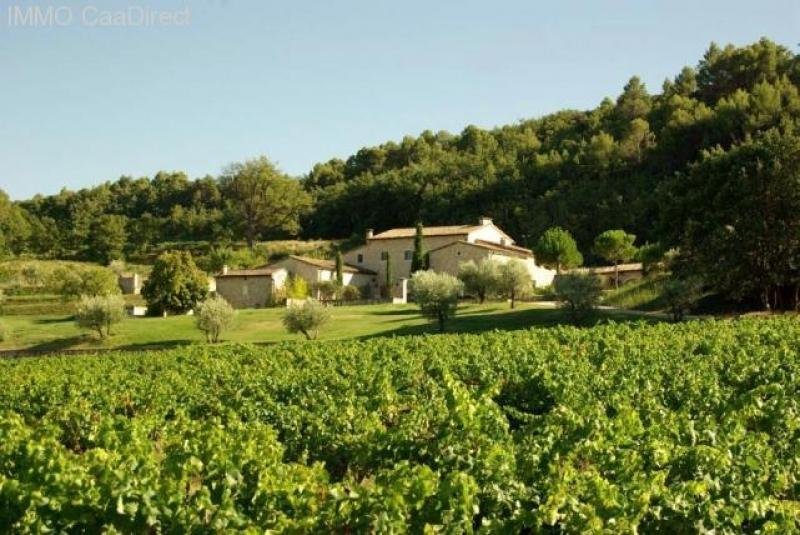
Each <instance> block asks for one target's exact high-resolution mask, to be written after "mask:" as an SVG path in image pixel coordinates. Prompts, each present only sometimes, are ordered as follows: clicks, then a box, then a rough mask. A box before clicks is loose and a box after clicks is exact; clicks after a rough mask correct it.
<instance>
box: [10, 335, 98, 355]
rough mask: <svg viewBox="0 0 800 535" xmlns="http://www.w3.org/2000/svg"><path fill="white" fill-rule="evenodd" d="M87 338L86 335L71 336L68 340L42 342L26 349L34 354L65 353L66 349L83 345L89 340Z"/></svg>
mask: <svg viewBox="0 0 800 535" xmlns="http://www.w3.org/2000/svg"><path fill="white" fill-rule="evenodd" d="M87 339H88V338H87V336H86V335H85V334H79V335H76V336H70V337H67V338H59V339H58V340H48V341H46V342H41V343H38V344H35V345H32V346H30V347H27V348H25V350H27V351H31V352H33V353H40V352H45V351H52V352H58V351H64V350H66V349H72V348H74V347H75V346H76V345H78V344H81V343H83V342H85V341H86V340H87Z"/></svg>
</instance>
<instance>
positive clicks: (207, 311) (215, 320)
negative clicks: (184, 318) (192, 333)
mask: <svg viewBox="0 0 800 535" xmlns="http://www.w3.org/2000/svg"><path fill="white" fill-rule="evenodd" d="M235 319H236V311H235V310H234V309H233V307H232V306H231V305H230V304H229V303H228V302H227V301H226V300H225V299H223V298H222V297H220V296H218V295H215V296H213V297H209V298H208V299H206V300H205V301H203V302H202V303H200V304H199V305H198V306H197V310H196V311H195V323H196V325H197V328H198V329H200V330H201V331H202V332H204V333H205V335H206V341H208V342H209V343H212V344H216V343H217V342H219V340H220V337H221V336H222V333H224V332H225V331H227V330H228V329H230V328H231V326H232V325H233V322H234V320H235Z"/></svg>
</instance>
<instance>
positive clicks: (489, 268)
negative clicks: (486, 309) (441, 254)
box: [458, 258, 499, 303]
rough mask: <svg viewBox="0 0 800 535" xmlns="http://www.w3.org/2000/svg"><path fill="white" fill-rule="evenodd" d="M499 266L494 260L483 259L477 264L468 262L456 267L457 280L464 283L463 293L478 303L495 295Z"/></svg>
mask: <svg viewBox="0 0 800 535" xmlns="http://www.w3.org/2000/svg"><path fill="white" fill-rule="evenodd" d="M498 277H499V264H498V263H497V261H496V260H492V259H490V258H485V259H483V260H481V261H480V262H478V263H477V264H476V263H475V262H474V261H472V260H470V261H469V262H464V263H462V264H461V265H460V266H458V278H459V279H461V282H463V283H464V289H465V291H466V292H467V293H468V294H469V295H471V296H473V297H475V298H476V299H477V300H478V302H479V303H483V302H484V301H486V298H487V297H488V296H490V295H492V294H493V293H495V292H496V291H497V289H498V286H499V280H498Z"/></svg>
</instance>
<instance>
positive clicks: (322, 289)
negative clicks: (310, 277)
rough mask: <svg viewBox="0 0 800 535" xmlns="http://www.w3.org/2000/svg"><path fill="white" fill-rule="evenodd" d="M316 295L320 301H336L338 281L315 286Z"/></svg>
mask: <svg viewBox="0 0 800 535" xmlns="http://www.w3.org/2000/svg"><path fill="white" fill-rule="evenodd" d="M313 288H314V293H315V294H316V295H317V297H318V298H319V299H336V296H337V294H338V293H339V285H338V284H337V283H336V281H320V282H316V283H314V285H313Z"/></svg>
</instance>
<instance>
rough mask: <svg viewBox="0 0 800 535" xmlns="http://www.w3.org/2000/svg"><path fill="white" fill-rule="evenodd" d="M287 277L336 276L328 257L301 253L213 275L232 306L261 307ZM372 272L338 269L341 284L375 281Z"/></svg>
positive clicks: (271, 299) (318, 278) (309, 279)
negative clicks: (264, 263)
mask: <svg viewBox="0 0 800 535" xmlns="http://www.w3.org/2000/svg"><path fill="white" fill-rule="evenodd" d="M289 276H293V277H302V278H303V279H305V280H306V282H308V283H309V285H313V284H314V283H315V282H323V281H330V280H335V279H336V265H335V262H333V261H332V260H321V259H319V258H309V257H305V256H289V257H287V258H285V259H283V260H280V261H278V262H275V263H273V264H269V265H266V266H262V267H258V268H254V269H237V270H232V269H228V268H223V270H222V273H220V274H218V275H216V277H215V279H216V283H217V288H216V292H217V294H218V295H220V296H222V297H223V298H224V299H225V300H226V301H228V302H229V303H230V304H231V306H233V307H234V308H262V307H266V306H270V305H272V304H273V303H274V296H275V292H276V291H277V290H280V289H281V288H283V287H284V285H285V284H286V280H287V279H288V278H289ZM375 276H376V274H375V273H374V272H372V271H369V270H367V269H364V268H358V267H355V266H351V265H347V264H345V265H344V266H343V268H342V278H343V279H344V284H351V285H353V286H358V287H363V286H370V285H375V284H377V282H376V280H375Z"/></svg>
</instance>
